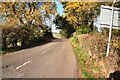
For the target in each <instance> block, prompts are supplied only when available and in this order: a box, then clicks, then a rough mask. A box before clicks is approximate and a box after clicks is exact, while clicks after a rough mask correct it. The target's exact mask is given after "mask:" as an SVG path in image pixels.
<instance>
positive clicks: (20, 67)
mask: <svg viewBox="0 0 120 80" xmlns="http://www.w3.org/2000/svg"><path fill="white" fill-rule="evenodd" d="M30 62H31V61H27V62H25V63H23V64H22V65H20V66H18V67H16V69H19V68H21V67H23V66H25V65H26V64H28V63H30Z"/></svg>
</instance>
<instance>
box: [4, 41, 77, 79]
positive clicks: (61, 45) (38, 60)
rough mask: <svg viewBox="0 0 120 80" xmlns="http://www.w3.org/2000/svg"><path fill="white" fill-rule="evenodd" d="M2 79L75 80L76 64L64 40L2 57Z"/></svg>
mask: <svg viewBox="0 0 120 80" xmlns="http://www.w3.org/2000/svg"><path fill="white" fill-rule="evenodd" d="M2 63H3V64H2V77H3V78H75V77H77V63H76V58H75V55H74V52H73V48H72V46H71V44H70V42H69V40H66V39H56V40H55V41H53V42H49V43H47V44H44V45H41V46H37V47H34V48H29V49H24V50H21V51H17V52H13V53H10V54H6V55H3V56H2Z"/></svg>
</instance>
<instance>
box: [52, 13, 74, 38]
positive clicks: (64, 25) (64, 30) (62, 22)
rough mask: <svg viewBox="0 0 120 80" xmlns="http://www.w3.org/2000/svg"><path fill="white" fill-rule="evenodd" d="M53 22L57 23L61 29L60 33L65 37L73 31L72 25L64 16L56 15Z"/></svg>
mask: <svg viewBox="0 0 120 80" xmlns="http://www.w3.org/2000/svg"><path fill="white" fill-rule="evenodd" d="M54 23H55V24H56V25H57V28H58V29H61V32H60V33H61V34H62V35H63V36H64V37H66V38H69V37H70V36H71V35H72V33H73V32H75V29H74V27H73V25H71V24H69V21H67V19H66V17H63V16H60V15H57V16H56V18H55V20H54Z"/></svg>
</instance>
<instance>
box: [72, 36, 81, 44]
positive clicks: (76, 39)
mask: <svg viewBox="0 0 120 80" xmlns="http://www.w3.org/2000/svg"><path fill="white" fill-rule="evenodd" d="M71 42H73V43H78V42H79V41H78V38H76V37H71Z"/></svg>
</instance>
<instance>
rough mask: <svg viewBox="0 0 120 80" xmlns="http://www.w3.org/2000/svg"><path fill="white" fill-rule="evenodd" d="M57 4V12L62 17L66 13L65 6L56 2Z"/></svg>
mask: <svg viewBox="0 0 120 80" xmlns="http://www.w3.org/2000/svg"><path fill="white" fill-rule="evenodd" d="M56 4H57V12H59V13H60V15H61V16H62V14H64V12H63V5H62V4H60V3H59V2H58V1H56Z"/></svg>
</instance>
